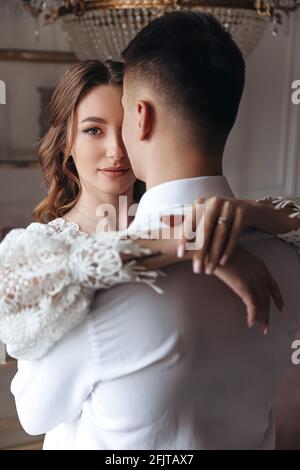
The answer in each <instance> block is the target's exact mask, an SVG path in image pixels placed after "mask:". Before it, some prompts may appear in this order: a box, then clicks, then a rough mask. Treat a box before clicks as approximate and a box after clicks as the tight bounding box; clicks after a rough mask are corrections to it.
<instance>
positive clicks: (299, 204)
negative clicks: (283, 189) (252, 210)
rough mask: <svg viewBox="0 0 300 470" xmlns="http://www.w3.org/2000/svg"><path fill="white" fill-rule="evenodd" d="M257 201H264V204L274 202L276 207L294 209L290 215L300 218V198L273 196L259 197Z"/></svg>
mask: <svg viewBox="0 0 300 470" xmlns="http://www.w3.org/2000/svg"><path fill="white" fill-rule="evenodd" d="M256 202H262V203H264V204H272V205H273V206H275V209H278V210H279V209H292V211H293V213H292V214H291V215H290V216H289V217H291V218H294V217H296V218H297V219H299V218H300V199H299V198H292V199H286V198H284V197H278V198H272V197H271V196H267V197H264V198H262V199H257V200H256Z"/></svg>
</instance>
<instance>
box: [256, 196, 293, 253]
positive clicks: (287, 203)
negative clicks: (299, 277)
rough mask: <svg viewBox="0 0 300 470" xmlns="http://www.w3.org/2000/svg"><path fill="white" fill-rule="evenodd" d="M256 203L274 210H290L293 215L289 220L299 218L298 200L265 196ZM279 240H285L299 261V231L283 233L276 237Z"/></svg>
mask: <svg viewBox="0 0 300 470" xmlns="http://www.w3.org/2000/svg"><path fill="white" fill-rule="evenodd" d="M257 202H261V203H265V204H272V205H273V206H275V209H278V210H279V209H285V208H288V209H292V210H293V213H292V214H291V215H290V217H291V218H294V217H296V218H300V199H299V198H292V199H286V198H284V197H278V198H272V197H271V196H267V197H265V198H262V199H257ZM278 237H279V238H281V239H282V240H285V241H286V242H287V243H290V244H291V245H293V246H294V247H295V249H296V251H297V255H298V257H299V261H300V229H299V230H293V231H292V232H289V233H284V234H280V235H278Z"/></svg>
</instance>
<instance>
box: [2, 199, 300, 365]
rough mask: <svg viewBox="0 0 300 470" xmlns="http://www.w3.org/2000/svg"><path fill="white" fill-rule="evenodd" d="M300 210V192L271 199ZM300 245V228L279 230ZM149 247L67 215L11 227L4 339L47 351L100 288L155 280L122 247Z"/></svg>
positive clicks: (38, 352) (18, 353) (33, 355)
mask: <svg viewBox="0 0 300 470" xmlns="http://www.w3.org/2000/svg"><path fill="white" fill-rule="evenodd" d="M260 202H267V203H272V204H274V205H275V207H276V208H277V209H280V208H282V207H290V208H292V209H293V210H294V214H293V215H292V216H293V217H300V199H299V200H286V199H283V198H279V199H271V198H265V199H264V200H260ZM280 238H282V239H284V240H285V241H287V242H288V243H291V244H293V245H294V246H295V248H296V249H297V252H298V255H299V257H300V230H298V231H294V232H291V233H288V234H284V235H280ZM121 253H128V254H132V255H133V257H136V258H139V257H141V256H143V255H147V254H150V252H149V250H147V249H142V248H141V247H139V246H137V245H135V244H134V243H132V242H131V241H130V240H120V236H119V235H118V234H117V233H112V234H104V233H103V234H98V235H88V234H86V233H83V232H81V231H80V228H79V226H78V225H77V224H75V223H72V222H67V221H66V220H65V219H63V218H58V219H55V220H53V221H52V222H50V223H49V224H47V225H44V224H39V223H33V224H31V225H29V227H27V229H15V230H12V231H11V232H10V233H9V234H8V235H7V236H6V238H5V239H4V240H3V241H2V243H1V244H0V341H2V342H3V343H4V344H6V347H7V351H8V353H9V354H10V355H11V356H13V357H15V358H17V359H23V360H34V359H39V358H41V357H43V356H44V355H45V354H46V353H47V352H48V351H49V350H50V349H51V348H52V347H53V346H54V345H55V344H56V343H57V342H58V341H59V340H60V338H62V337H63V336H64V335H65V334H66V333H68V332H69V331H70V330H71V329H72V328H74V327H75V326H77V325H78V324H79V323H81V322H82V321H83V320H84V319H85V318H86V316H87V314H88V312H89V307H90V305H91V303H92V301H93V298H94V293H95V291H96V290H99V289H107V288H109V287H112V286H113V285H116V284H121V283H124V282H145V283H147V284H149V285H150V286H151V287H153V288H154V289H155V290H157V292H158V293H161V290H160V289H159V288H158V287H157V286H156V285H155V281H156V278H157V276H158V274H159V273H158V272H154V271H150V272H149V271H143V270H141V268H140V267H139V266H138V265H137V264H136V263H135V262H134V261H131V262H129V263H122V260H121V257H120V254H121Z"/></svg>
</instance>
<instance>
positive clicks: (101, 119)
mask: <svg viewBox="0 0 300 470" xmlns="http://www.w3.org/2000/svg"><path fill="white" fill-rule="evenodd" d="M121 98H122V87H120V86H113V85H98V86H96V87H95V88H93V89H92V90H91V91H90V92H89V93H88V94H87V95H86V96H85V97H84V98H82V100H81V101H80V103H79V105H78V106H77V110H76V128H75V133H74V142H73V145H72V149H71V155H72V156H73V159H74V162H75V165H76V169H77V172H78V175H79V179H80V182H81V184H82V187H84V188H85V189H86V191H88V192H89V193H90V194H91V193H93V194H94V195H99V196H100V195H101V193H105V194H107V195H118V194H124V193H125V192H126V191H128V190H129V188H130V187H132V186H133V184H134V181H135V176H134V174H133V171H132V169H131V165H130V162H129V159H128V157H127V153H126V149H125V146H124V143H123V140H122V134H121V132H122V121H123V108H122V104H121Z"/></svg>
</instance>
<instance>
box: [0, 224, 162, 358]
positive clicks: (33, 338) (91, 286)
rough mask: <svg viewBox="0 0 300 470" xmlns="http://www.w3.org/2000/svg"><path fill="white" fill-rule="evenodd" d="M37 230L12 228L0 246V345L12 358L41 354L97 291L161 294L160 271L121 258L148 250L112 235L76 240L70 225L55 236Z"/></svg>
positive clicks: (80, 318) (75, 322) (46, 228)
mask: <svg viewBox="0 0 300 470" xmlns="http://www.w3.org/2000/svg"><path fill="white" fill-rule="evenodd" d="M41 225H42V224H32V225H31V226H29V227H28V229H15V230H13V231H11V232H10V233H9V234H8V235H7V236H6V238H5V239H4V240H3V242H2V243H1V244H0V340H1V341H2V342H4V343H5V344H6V345H7V351H8V353H9V354H10V355H11V356H13V357H16V358H17V359H26V360H33V359H39V358H41V357H42V356H43V355H45V354H46V353H47V352H48V351H49V350H50V348H51V347H52V346H53V345H54V344H55V343H56V342H57V341H58V340H59V339H60V338H61V337H62V336H64V335H65V334H66V333H68V332H69V331H70V330H71V329H72V328H74V327H75V326H76V325H78V324H79V323H81V322H82V321H83V320H84V319H85V317H86V315H87V314H88V311H89V307H90V304H91V302H92V300H93V294H94V292H95V290H96V289H107V288H109V287H111V286H113V285H116V284H121V283H124V282H144V283H147V284H148V285H150V286H151V287H153V288H154V289H155V290H157V291H158V292H161V291H160V289H159V288H158V287H157V286H155V280H156V278H157V276H158V274H159V273H158V272H154V271H150V272H149V271H146V270H143V268H140V267H139V266H138V265H137V262H136V260H135V259H134V260H132V261H131V262H129V263H123V262H122V259H121V256H120V255H121V254H122V253H126V254H130V255H131V257H133V258H139V257H141V256H143V255H148V254H150V253H151V250H149V249H144V248H141V247H139V246H138V245H135V244H133V242H131V241H130V240H125V241H123V240H119V238H118V236H116V235H115V236H112V234H103V235H95V236H78V233H77V232H76V230H74V227H72V226H70V227H68V229H66V230H64V231H61V232H59V231H58V232H55V234H53V233H51V227H49V225H48V226H44V229H43V228H42V227H41ZM49 230H50V232H49Z"/></svg>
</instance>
